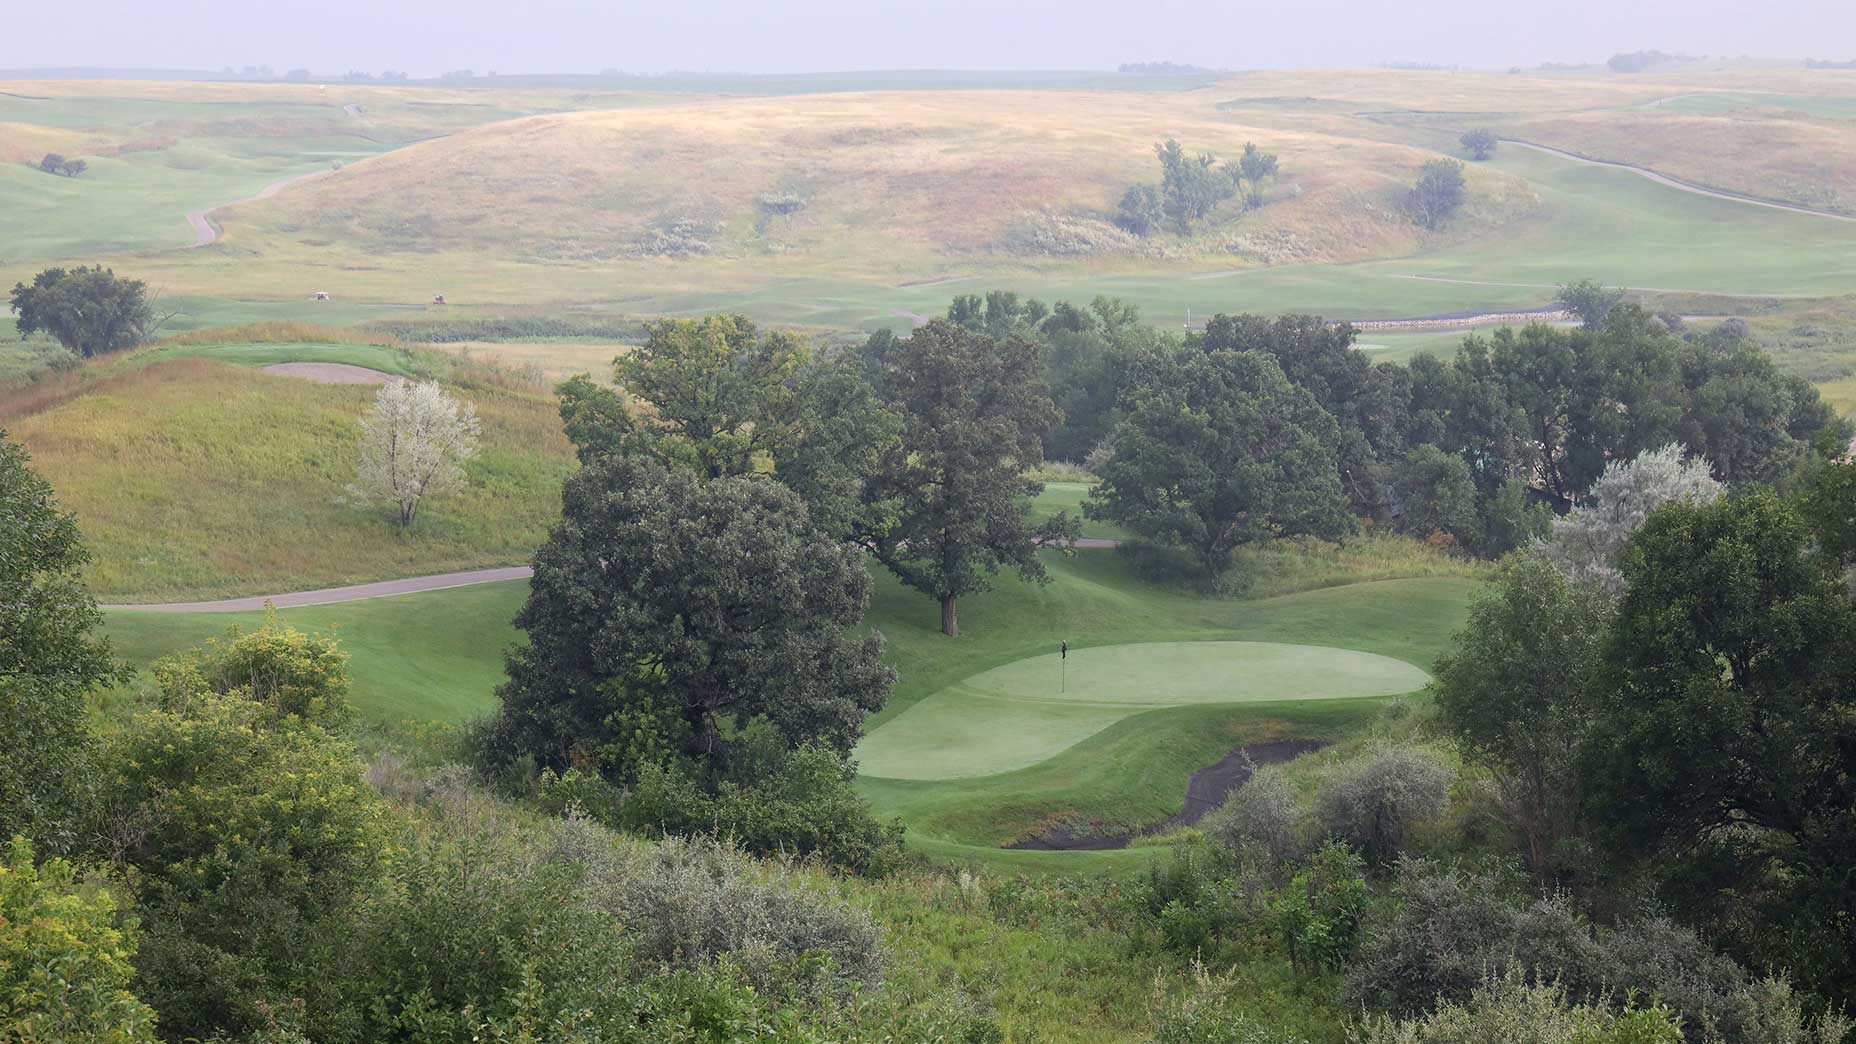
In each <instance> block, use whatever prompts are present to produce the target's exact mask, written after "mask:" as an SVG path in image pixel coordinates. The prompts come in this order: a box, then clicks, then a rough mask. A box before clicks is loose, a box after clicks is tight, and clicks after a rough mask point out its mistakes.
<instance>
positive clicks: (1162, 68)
mask: <svg viewBox="0 0 1856 1044" xmlns="http://www.w3.org/2000/svg"><path fill="white" fill-rule="evenodd" d="M1115 71H1116V72H1122V73H1134V74H1137V75H1141V76H1190V75H1194V74H1199V73H1212V72H1217V71H1218V70H1216V69H1207V68H1205V67H1203V66H1198V65H1187V64H1183V63H1181V62H1123V63H1121V64H1120V65H1119V66H1116V68H1115Z"/></svg>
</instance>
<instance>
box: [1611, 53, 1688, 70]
mask: <svg viewBox="0 0 1856 1044" xmlns="http://www.w3.org/2000/svg"><path fill="white" fill-rule="evenodd" d="M1685 60H1686V59H1685V58H1684V57H1683V56H1681V55H1675V54H1664V53H1663V52H1661V51H1656V50H1650V51H1630V52H1624V53H1619V54H1614V55H1612V56H1611V57H1610V58H1607V59H1605V67H1606V68H1608V69H1610V70H1611V71H1612V72H1618V73H1638V72H1643V71H1644V70H1645V69H1648V68H1650V67H1652V66H1655V65H1661V64H1662V63H1664V62H1676V61H1685Z"/></svg>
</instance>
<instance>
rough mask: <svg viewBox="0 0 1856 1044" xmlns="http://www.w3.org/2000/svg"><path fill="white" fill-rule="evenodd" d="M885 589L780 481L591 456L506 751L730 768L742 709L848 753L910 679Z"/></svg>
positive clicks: (517, 672)
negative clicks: (731, 739)
mask: <svg viewBox="0 0 1856 1044" xmlns="http://www.w3.org/2000/svg"><path fill="white" fill-rule="evenodd" d="M869 594H870V578H869V574H868V573H867V572H866V571H865V569H864V564H863V562H862V560H861V556H860V554H859V552H858V551H857V549H856V548H854V547H852V546H850V545H849V544H846V543H842V542H839V541H836V540H833V539H831V538H830V537H829V536H828V535H826V534H824V533H821V532H820V531H819V530H818V529H817V528H816V527H815V526H813V525H812V523H811V521H810V517H809V515H808V514H807V511H806V508H805V505H804V503H803V502H801V501H800V499H799V498H798V496H797V495H795V494H794V493H793V492H792V491H790V490H788V489H786V488H785V487H784V486H782V485H781V484H779V483H777V482H771V481H767V480H765V479H760V478H752V477H740V476H724V477H720V478H714V479H705V478H703V477H701V476H700V475H698V474H696V473H694V472H692V471H690V470H687V469H682V468H666V467H664V466H663V465H662V464H660V463H658V462H656V461H653V460H649V459H646V458H644V457H640V456H637V455H633V454H610V455H606V456H603V457H600V458H598V459H596V460H593V461H590V462H588V463H587V464H586V465H584V466H583V467H582V468H581V469H580V471H579V472H578V473H576V474H575V475H574V476H573V477H571V478H570V479H568V481H567V484H566V487H565V489H564V490H563V492H562V518H561V522H560V523H559V524H558V525H557V526H556V527H555V528H554V531H553V532H552V533H550V534H549V537H548V540H547V542H546V543H545V544H543V545H542V547H541V549H540V550H539V551H538V552H537V553H536V556H535V576H534V579H533V580H532V581H531V583H530V591H529V597H528V601H527V603H526V604H525V605H524V606H523V607H522V611H521V612H520V613H519V614H518V615H517V617H516V626H517V627H519V628H521V629H522V631H524V632H525V633H526V634H527V636H528V642H527V643H526V644H525V645H522V646H519V647H517V648H515V649H513V650H512V651H511V652H510V653H509V655H508V664H507V666H508V673H509V680H508V682H506V683H505V684H504V685H503V686H502V688H501V689H500V690H499V694H500V695H501V697H502V700H503V709H502V713H501V716H500V718H499V719H498V720H497V722H496V723H495V725H494V727H493V729H492V731H491V734H490V736H489V740H490V742H491V744H492V753H494V754H496V755H498V756H499V757H500V758H502V759H511V758H515V757H519V756H522V755H530V756H533V757H534V758H536V759H537V760H538V761H539V762H540V763H541V764H542V765H543V766H545V767H553V768H556V769H563V768H565V767H567V766H569V765H572V764H577V763H591V764H595V765H598V766H599V767H600V768H601V769H603V770H605V771H606V772H607V773H608V774H609V775H612V776H614V777H616V778H621V779H622V778H625V777H626V776H627V775H628V774H629V773H630V772H631V771H633V770H635V768H636V767H637V766H636V764H635V762H636V761H637V760H638V759H639V758H640V757H641V756H643V752H645V751H652V752H662V753H670V754H677V753H681V754H683V755H687V756H689V757H692V758H694V759H697V760H698V761H703V762H707V763H713V762H716V761H718V760H720V761H724V762H725V760H726V758H727V755H728V753H729V749H728V746H729V745H728V741H727V739H726V736H727V734H728V733H729V732H730V729H729V725H728V720H732V721H734V722H736V723H745V722H748V721H751V720H752V719H754V718H757V717H764V718H766V719H767V720H769V721H771V722H772V723H773V725H774V726H775V727H776V728H778V729H779V730H780V732H781V733H782V734H783V735H784V736H785V738H786V740H787V741H788V743H789V744H791V745H793V746H798V745H800V744H801V743H804V742H805V741H808V740H821V741H824V742H826V743H828V744H829V745H831V746H832V747H833V748H835V749H837V750H838V751H840V752H848V751H849V750H850V748H851V746H852V745H853V744H854V743H855V742H856V740H857V737H858V735H859V732H860V729H861V725H862V721H863V718H864V715H865V714H867V713H869V712H871V711H874V710H876V709H878V708H880V707H882V705H883V703H884V701H885V700H886V699H887V698H888V696H889V689H890V685H891V683H892V681H893V677H894V675H893V672H892V671H890V669H889V668H887V667H885V666H883V664H882V663H881V660H880V654H881V651H882V641H881V638H880V636H878V635H876V634H873V633H859V632H860V624H861V623H862V621H863V613H864V608H865V605H866V603H867V602H868V600H869ZM666 747H668V748H672V749H669V750H666V749H665V748H666Z"/></svg>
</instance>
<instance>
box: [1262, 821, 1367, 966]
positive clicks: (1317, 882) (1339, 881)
mask: <svg viewBox="0 0 1856 1044" xmlns="http://www.w3.org/2000/svg"><path fill="white" fill-rule="evenodd" d="M1365 872H1366V867H1365V864H1364V863H1362V862H1361V860H1360V857H1359V856H1358V855H1356V854H1355V853H1354V852H1353V850H1352V849H1349V848H1347V847H1346V846H1344V845H1338V844H1333V843H1331V842H1330V843H1329V844H1327V845H1325V846H1323V847H1322V849H1321V850H1320V851H1318V852H1316V853H1315V855H1314V857H1313V858H1312V859H1310V860H1309V861H1308V867H1307V869H1305V870H1303V871H1302V872H1301V873H1298V874H1296V875H1295V877H1294V878H1293V879H1292V880H1290V882H1289V885H1288V887H1286V888H1284V889H1282V891H1281V892H1279V893H1277V894H1276V895H1275V896H1274V897H1272V900H1271V903H1270V916H1271V920H1272V922H1273V923H1274V925H1275V928H1276V930H1277V931H1278V932H1279V933H1280V934H1281V936H1282V939H1283V942H1284V943H1285V944H1286V946H1287V948H1288V950H1289V963H1290V964H1291V965H1292V966H1293V967H1294V968H1295V969H1296V970H1297V971H1298V972H1301V971H1327V970H1332V969H1337V968H1340V967H1342V966H1343V965H1344V964H1345V963H1346V962H1347V960H1348V959H1349V958H1350V957H1352V956H1353V952H1354V949H1355V947H1356V946H1357V944H1358V941H1359V936H1360V926H1361V924H1362V922H1363V921H1364V920H1365V918H1366V908H1367V902H1368V898H1369V897H1368V895H1367V890H1366V877H1365Z"/></svg>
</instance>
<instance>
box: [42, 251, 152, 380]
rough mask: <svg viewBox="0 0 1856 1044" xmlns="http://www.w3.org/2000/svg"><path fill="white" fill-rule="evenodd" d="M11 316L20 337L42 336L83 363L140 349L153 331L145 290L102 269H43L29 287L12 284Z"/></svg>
mask: <svg viewBox="0 0 1856 1044" xmlns="http://www.w3.org/2000/svg"><path fill="white" fill-rule="evenodd" d="M13 311H14V312H16V313H18V317H17V318H16V319H15V320H14V321H15V322H16V323H17V325H18V326H19V334H20V336H21V337H27V336H30V335H32V334H34V333H37V332H39V331H41V330H43V331H45V332H46V333H48V334H50V335H52V336H53V337H55V338H57V340H58V343H59V344H62V345H64V346H65V347H66V348H69V349H70V350H71V351H73V352H76V353H77V354H78V355H80V356H83V357H85V358H89V357H90V356H93V355H101V354H103V353H105V352H114V351H119V350H121V349H123V348H129V347H133V346H135V345H137V344H140V343H142V341H143V340H145V339H146V338H147V337H148V335H149V334H150V333H151V332H152V331H153V327H154V310H153V309H152V308H151V307H150V306H149V302H148V284H146V283H144V282H142V281H141V280H139V279H118V278H117V277H116V273H115V272H113V271H111V270H110V269H107V268H103V267H101V266H99V267H96V268H85V267H81V266H80V267H78V268H73V269H69V270H67V269H63V268H48V269H46V270H45V271H43V272H40V273H39V274H38V275H37V276H34V277H33V280H32V285H31V286H27V285H25V284H24V283H18V284H15V285H14V287H13Z"/></svg>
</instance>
